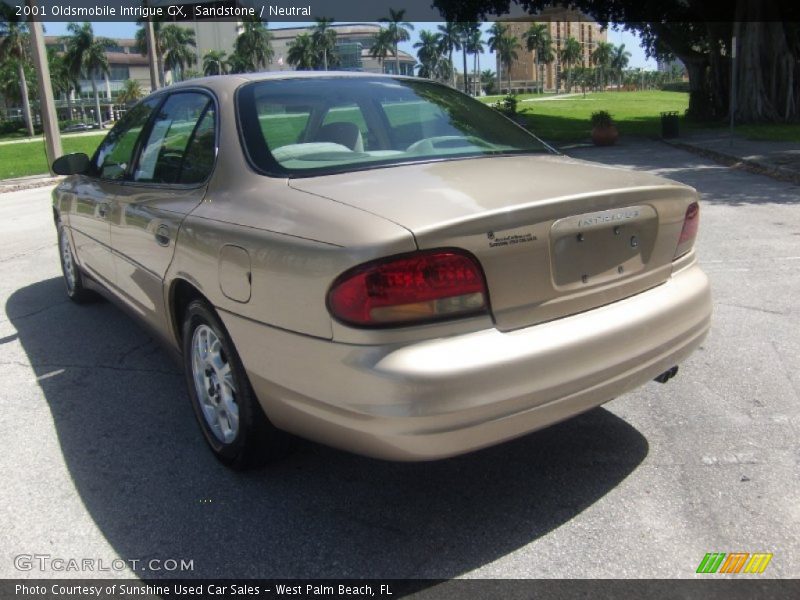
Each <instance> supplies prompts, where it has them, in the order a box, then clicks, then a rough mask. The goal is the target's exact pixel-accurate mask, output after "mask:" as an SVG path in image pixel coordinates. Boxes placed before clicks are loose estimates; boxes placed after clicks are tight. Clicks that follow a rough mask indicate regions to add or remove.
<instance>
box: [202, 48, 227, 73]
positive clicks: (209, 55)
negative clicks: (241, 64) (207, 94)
mask: <svg viewBox="0 0 800 600" xmlns="http://www.w3.org/2000/svg"><path fill="white" fill-rule="evenodd" d="M226 56H227V54H226V53H225V52H223V51H222V50H209V51H208V52H206V53H205V54H204V55H203V75H225V74H226V73H227V72H228V61H227V60H226V58H225V57H226Z"/></svg>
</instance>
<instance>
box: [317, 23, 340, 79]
mask: <svg viewBox="0 0 800 600" xmlns="http://www.w3.org/2000/svg"><path fill="white" fill-rule="evenodd" d="M316 21H317V24H316V25H314V27H313V28H312V32H313V33H312V34H311V39H312V40H314V48H315V50H316V51H317V54H320V55H321V56H322V70H323V71H327V70H328V57H329V56H333V54H334V52H336V30H335V29H333V28H332V27H331V23H333V19H327V18H324V17H323V18H316Z"/></svg>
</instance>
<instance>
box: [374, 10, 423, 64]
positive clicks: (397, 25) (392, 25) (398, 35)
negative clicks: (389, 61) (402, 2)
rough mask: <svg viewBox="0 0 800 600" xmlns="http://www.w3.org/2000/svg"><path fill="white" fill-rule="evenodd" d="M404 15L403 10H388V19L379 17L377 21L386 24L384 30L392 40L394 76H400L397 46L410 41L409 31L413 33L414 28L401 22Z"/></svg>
mask: <svg viewBox="0 0 800 600" xmlns="http://www.w3.org/2000/svg"><path fill="white" fill-rule="evenodd" d="M405 15H406V11H405V9H401V10H394V9H392V8H390V9H389V16H388V17H381V18H380V19H378V21H379V22H381V23H386V30H387V31H388V32H389V34H388V35H389V37H390V38H391V40H392V51H393V52H394V66H395V74H396V75H399V74H400V54H399V53H398V50H397V44H399V43H400V42H405V41H408V40H409V39H411V34H410V31H414V26H413V25H412V24H411V23H408V22H407V21H403V18H404V17H405Z"/></svg>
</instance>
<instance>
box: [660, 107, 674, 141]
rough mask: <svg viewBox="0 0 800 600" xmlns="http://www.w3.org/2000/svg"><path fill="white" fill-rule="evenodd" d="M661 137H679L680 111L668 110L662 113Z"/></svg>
mask: <svg viewBox="0 0 800 600" xmlns="http://www.w3.org/2000/svg"><path fill="white" fill-rule="evenodd" d="M661 137H662V138H676V137H678V111H668V112H662V113H661Z"/></svg>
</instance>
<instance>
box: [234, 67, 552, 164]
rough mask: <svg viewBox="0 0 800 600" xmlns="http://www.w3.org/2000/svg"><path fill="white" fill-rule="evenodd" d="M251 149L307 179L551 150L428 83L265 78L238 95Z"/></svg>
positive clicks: (261, 159)
mask: <svg viewBox="0 0 800 600" xmlns="http://www.w3.org/2000/svg"><path fill="white" fill-rule="evenodd" d="M237 104H238V106H237V109H238V113H239V119H240V123H241V129H242V136H243V140H244V145H245V148H246V150H247V153H248V155H249V157H250V159H251V161H252V162H253V163H254V166H255V167H256V168H258V169H260V170H261V171H263V172H266V173H268V174H278V175H289V176H304V175H316V174H324V173H335V172H347V171H351V170H357V169H363V168H369V167H373V166H389V165H393V164H401V163H408V162H423V161H430V160H439V159H463V158H471V157H480V156H491V155H503V154H525V153H541V152H547V148H546V147H545V146H544V145H543V144H542V143H541V142H540V141H539V140H538V139H537V138H536V137H535V136H533V135H531V134H530V133H528V132H527V131H525V130H524V129H522V128H520V127H518V126H516V125H515V124H513V123H511V122H510V121H509V120H508V119H506V118H505V117H503V116H502V115H500V114H499V113H497V111H495V110H493V109H491V108H489V107H487V106H485V105H483V104H482V103H480V102H478V101H477V100H474V99H473V98H470V97H469V96H467V95H465V94H462V93H461V92H458V91H456V90H453V89H451V88H449V87H447V86H444V85H440V84H436V83H433V82H428V81H417V80H406V79H390V78H386V77H376V78H371V77H369V78H367V77H364V78H361V77H358V78H355V77H353V78H344V77H320V78H298V79H282V80H272V81H258V82H253V83H250V84H247V85H245V86H243V87H242V88H241V89H240V90H239V93H238V94H237Z"/></svg>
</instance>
